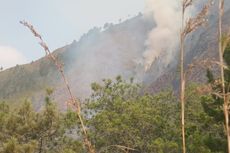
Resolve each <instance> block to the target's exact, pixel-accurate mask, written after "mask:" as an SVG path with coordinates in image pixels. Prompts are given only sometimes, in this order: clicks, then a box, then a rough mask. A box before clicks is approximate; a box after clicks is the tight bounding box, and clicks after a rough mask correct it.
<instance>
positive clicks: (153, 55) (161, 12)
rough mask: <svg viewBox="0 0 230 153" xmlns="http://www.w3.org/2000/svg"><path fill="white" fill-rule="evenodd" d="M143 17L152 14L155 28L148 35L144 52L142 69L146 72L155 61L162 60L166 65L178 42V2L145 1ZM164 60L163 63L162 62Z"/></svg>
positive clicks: (162, 0) (179, 14)
mask: <svg viewBox="0 0 230 153" xmlns="http://www.w3.org/2000/svg"><path fill="white" fill-rule="evenodd" d="M146 3H147V8H146V12H145V15H146V16H150V15H149V14H150V13H153V18H154V21H155V22H156V27H155V28H154V29H153V30H152V31H151V32H150V33H149V36H148V39H147V40H146V50H145V51H144V54H143V58H144V67H145V70H148V69H149V68H150V67H151V65H152V63H153V62H154V60H155V59H157V58H159V57H160V56H162V57H164V58H162V64H163V65H168V64H169V63H170V61H171V60H172V58H173V57H174V56H173V55H174V54H175V49H176V46H177V44H178V40H179V37H178V36H179V32H180V27H181V26H180V25H181V22H180V21H181V20H180V16H181V9H180V1H179V0H146ZM163 60H164V61H163Z"/></svg>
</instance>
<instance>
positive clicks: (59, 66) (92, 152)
mask: <svg viewBox="0 0 230 153" xmlns="http://www.w3.org/2000/svg"><path fill="white" fill-rule="evenodd" d="M20 23H21V24H22V25H24V26H25V27H27V28H28V29H29V30H30V31H31V32H32V33H33V34H34V36H35V37H36V38H38V40H39V44H40V46H41V47H42V48H43V49H44V51H45V53H46V56H47V57H48V58H49V59H50V60H51V61H52V62H53V63H54V64H55V66H56V68H57V70H58V71H59V72H60V74H61V76H62V79H63V81H64V83H65V86H66V88H67V91H68V94H69V96H70V102H71V104H72V106H76V112H77V116H78V118H79V120H80V123H81V130H82V133H83V136H84V145H85V146H86V148H87V149H88V151H89V152H90V153H95V149H94V147H93V146H92V143H91V142H90V141H89V139H88V134H87V130H86V127H85V124H84V122H83V117H82V115H81V107H80V102H79V101H78V100H77V99H76V98H75V97H74V95H73V93H72V91H71V89H70V86H69V83H68V81H67V79H66V76H65V73H64V70H63V63H61V62H59V61H58V59H57V58H56V57H55V56H54V55H53V54H52V53H51V51H50V49H49V47H48V45H47V44H46V43H45V41H44V40H43V39H42V36H41V35H40V34H39V33H38V32H37V31H36V30H35V28H34V27H33V25H32V24H29V23H28V22H26V21H20Z"/></svg>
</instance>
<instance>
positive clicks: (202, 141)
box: [86, 77, 219, 153]
mask: <svg viewBox="0 0 230 153" xmlns="http://www.w3.org/2000/svg"><path fill="white" fill-rule="evenodd" d="M196 87H197V86H195V85H192V86H190V87H189V88H188V89H187V91H186V97H187V99H186V101H187V103H186V110H187V111H186V131H187V133H186V137H187V142H188V143H187V148H188V152H196V153H210V152H211V149H210V148H209V146H208V144H207V142H206V141H207V140H208V139H209V137H208V136H209V135H210V134H213V133H215V132H216V131H217V130H216V129H215V128H216V127H212V125H206V124H208V123H209V122H208V121H209V120H210V117H209V116H208V115H206V114H205V112H204V110H203V107H202V105H201V102H200V99H201V96H200V95H198V94H197V93H196V90H195V89H196ZM92 89H93V91H94V92H93V94H92V97H91V98H90V99H89V100H88V109H89V111H88V113H87V114H86V117H88V122H87V123H88V126H89V127H90V131H89V132H90V138H91V140H92V141H93V143H94V145H95V146H96V148H97V150H99V151H100V152H106V153H109V152H111V153H114V152H117V153H119V152H124V151H123V150H121V149H120V148H119V147H115V146H117V145H118V146H125V147H128V148H132V149H134V150H130V151H129V152H134V153H136V152H140V153H149V152H153V153H178V152H181V147H180V146H181V136H180V113H179V112H180V107H179V103H178V101H177V98H176V97H175V96H174V94H173V93H172V92H170V91H167V92H161V93H159V94H156V95H148V94H146V95H143V94H141V92H140V88H139V86H138V85H137V84H135V83H133V82H126V81H124V80H122V79H121V78H120V77H118V78H117V79H116V81H115V82H112V81H111V80H104V84H103V85H100V84H97V83H93V84H92ZM218 130H219V129H218Z"/></svg>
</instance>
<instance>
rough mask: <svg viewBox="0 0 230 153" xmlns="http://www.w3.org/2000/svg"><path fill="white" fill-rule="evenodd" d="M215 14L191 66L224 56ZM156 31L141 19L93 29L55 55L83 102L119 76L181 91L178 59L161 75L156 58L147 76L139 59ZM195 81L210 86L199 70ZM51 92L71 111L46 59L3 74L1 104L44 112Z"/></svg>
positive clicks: (229, 17) (195, 39) (189, 55)
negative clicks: (23, 104)
mask: <svg viewBox="0 0 230 153" xmlns="http://www.w3.org/2000/svg"><path fill="white" fill-rule="evenodd" d="M215 12H216V10H213V11H212V13H211V15H210V23H209V24H208V26H207V27H205V28H201V29H200V30H198V31H197V32H195V33H194V34H192V35H190V36H189V38H188V40H187V44H186V58H185V59H186V65H188V64H190V63H193V62H194V60H197V61H201V60H203V59H206V58H216V57H218V56H217V51H216V49H217V42H218V41H217V38H218V37H217V17H216V15H215ZM229 26H230V10H229V11H227V12H226V14H225V17H224V29H225V30H227V27H229ZM154 27H155V23H154V21H152V20H151V19H149V18H146V17H144V16H143V15H142V14H139V15H138V16H136V17H134V18H132V19H129V20H127V21H124V22H123V23H120V24H116V25H113V24H105V26H104V28H103V29H102V28H93V29H92V30H90V31H89V32H88V33H87V34H84V35H83V36H82V37H81V39H80V40H79V41H78V42H76V41H74V42H73V43H72V44H70V45H67V46H64V47H63V48H60V49H57V50H56V51H54V54H55V56H58V58H59V59H60V61H63V62H64V63H65V73H66V75H67V78H68V80H69V82H70V85H71V88H72V90H73V91H74V94H75V95H76V96H77V98H80V99H84V98H85V97H87V96H88V95H89V94H90V91H91V90H90V84H91V83H92V82H94V81H97V82H100V81H101V80H102V79H103V78H115V77H116V76H117V75H121V76H123V77H124V78H126V79H129V78H130V77H134V78H135V80H136V81H138V82H141V83H143V85H144V86H145V89H146V90H147V91H148V92H150V93H153V92H157V91H159V90H160V89H162V88H164V87H170V86H173V87H174V88H178V80H179V76H178V73H177V71H178V64H177V58H178V55H177V54H175V59H174V60H172V61H171V63H170V64H169V65H168V66H167V67H165V68H164V69H162V70H159V67H158V65H159V64H160V61H161V60H164V59H156V60H155V61H154V63H153V64H152V67H151V68H150V70H149V71H147V72H144V70H143V66H142V65H140V61H139V60H140V58H142V55H143V52H144V51H145V49H146V46H145V41H146V40H147V38H148V34H149V32H150V31H151V30H152V29H153V28H154ZM214 69H217V68H216V67H214ZM159 71H161V75H160V76H159V75H158V74H159ZM189 80H193V81H197V82H204V81H205V70H204V69H202V68H201V67H199V66H197V67H196V68H194V69H193V70H192V72H191V74H190V78H189ZM47 87H51V88H54V90H55V92H54V95H53V98H54V100H55V101H56V102H57V103H58V104H59V106H60V107H61V108H62V109H63V108H65V101H66V100H68V99H67V96H66V94H65V93H66V92H65V87H64V85H63V83H62V80H61V79H60V76H59V73H58V72H57V70H56V68H55V67H54V65H53V63H52V62H50V61H49V60H48V59H46V58H45V57H44V58H41V59H39V60H37V61H35V62H32V63H30V64H26V65H21V66H16V67H14V68H11V69H8V70H5V71H3V72H0V101H1V100H7V101H15V100H17V101H16V102H18V101H20V98H21V97H23V98H30V99H31V100H32V101H33V103H34V106H35V107H36V108H37V109H39V108H40V107H41V106H42V101H43V99H44V95H45V89H46V88H47ZM19 97H20V98H19Z"/></svg>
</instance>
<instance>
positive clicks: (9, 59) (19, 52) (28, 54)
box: [0, 0, 145, 68]
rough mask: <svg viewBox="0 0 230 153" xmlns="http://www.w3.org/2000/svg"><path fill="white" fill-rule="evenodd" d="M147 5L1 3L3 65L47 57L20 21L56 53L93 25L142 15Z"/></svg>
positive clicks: (47, 0) (126, 0) (88, 0)
mask: <svg viewBox="0 0 230 153" xmlns="http://www.w3.org/2000/svg"><path fill="white" fill-rule="evenodd" d="M144 3H145V0H0V19H1V20H0V66H3V67H4V68H7V67H11V66H14V65H16V64H21V63H26V62H30V61H32V60H36V59H38V58H40V57H42V56H43V55H44V53H43V50H42V49H41V48H40V46H39V45H38V44H37V41H36V39H35V38H34V37H33V36H32V34H31V33H30V32H29V31H28V30H27V29H25V28H24V27H23V26H22V25H20V24H19V21H20V20H27V21H29V22H30V23H32V24H33V25H34V26H35V27H36V29H37V30H38V31H39V32H40V33H41V34H42V36H43V37H44V39H45V41H46V42H47V43H48V45H49V46H50V48H51V50H54V49H56V48H58V47H62V46H64V45H66V44H69V43H71V42H72V41H73V40H74V39H75V40H78V39H79V38H80V36H81V35H82V34H83V33H86V32H87V31H88V30H89V29H90V28H92V27H94V26H103V25H104V23H106V22H113V23H117V22H118V20H119V19H123V20H124V19H127V18H130V17H132V16H134V15H137V14H138V13H139V12H143V10H144V7H145V4H144Z"/></svg>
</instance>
